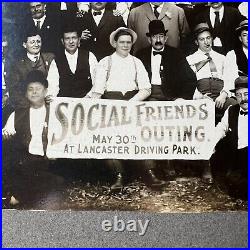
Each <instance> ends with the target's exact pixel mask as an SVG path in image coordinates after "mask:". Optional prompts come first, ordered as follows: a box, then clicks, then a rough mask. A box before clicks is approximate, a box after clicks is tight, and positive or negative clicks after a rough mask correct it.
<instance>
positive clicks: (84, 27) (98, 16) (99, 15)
mask: <svg viewBox="0 0 250 250" xmlns="http://www.w3.org/2000/svg"><path fill="white" fill-rule="evenodd" d="M106 4H107V2H92V3H90V9H89V11H88V13H85V14H84V15H83V16H82V18H78V25H79V28H80V30H81V31H82V35H81V46H82V47H83V48H84V49H87V50H90V51H92V52H93V53H94V54H95V56H96V58H97V60H98V61H99V60H101V59H102V58H104V57H105V56H108V55H110V54H112V53H113V52H114V48H113V47H112V46H111V45H110V43H109V36H110V34H111V33H112V32H113V31H114V30H116V29H117V28H119V27H124V26H125V23H124V21H123V19H122V17H121V16H115V15H114V14H113V12H112V10H107V9H106Z"/></svg>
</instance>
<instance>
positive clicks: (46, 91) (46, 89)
mask: <svg viewBox="0 0 250 250" xmlns="http://www.w3.org/2000/svg"><path fill="white" fill-rule="evenodd" d="M47 93H48V88H45V90H44V95H45V96H46V95H47Z"/></svg>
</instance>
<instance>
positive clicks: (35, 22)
mask: <svg viewBox="0 0 250 250" xmlns="http://www.w3.org/2000/svg"><path fill="white" fill-rule="evenodd" d="M45 18H46V15H44V16H43V17H41V18H40V19H34V18H33V21H34V24H35V26H36V27H37V21H40V29H41V28H42V26H43V24H44V21H45Z"/></svg>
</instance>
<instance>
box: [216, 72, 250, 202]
mask: <svg viewBox="0 0 250 250" xmlns="http://www.w3.org/2000/svg"><path fill="white" fill-rule="evenodd" d="M230 91H231V92H232V93H234V94H235V96H236V99H237V103H238V104H236V105H234V106H231V107H229V108H228V109H227V110H226V112H225V114H224V116H223V118H222V120H221V122H220V123H218V125H217V126H216V128H215V133H214V137H213V138H212V145H211V149H213V148H214V147H215V145H216V144H217V143H218V142H219V141H220V140H221V139H222V138H224V137H225V136H226V137H227V145H226V147H227V149H228V154H227V157H228V158H229V160H228V163H229V164H230V166H229V168H228V173H227V181H228V185H229V192H230V194H232V195H235V196H237V197H240V198H245V199H247V190H248V185H247V183H248V174H247V173H248V77H245V76H241V77H238V78H237V79H236V80H235V88H234V89H232V90H230Z"/></svg>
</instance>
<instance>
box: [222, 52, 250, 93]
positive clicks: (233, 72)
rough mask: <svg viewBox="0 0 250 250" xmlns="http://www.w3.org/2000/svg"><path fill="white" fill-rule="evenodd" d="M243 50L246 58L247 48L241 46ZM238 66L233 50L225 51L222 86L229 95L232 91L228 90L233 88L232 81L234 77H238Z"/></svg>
mask: <svg viewBox="0 0 250 250" xmlns="http://www.w3.org/2000/svg"><path fill="white" fill-rule="evenodd" d="M243 52H244V53H245V55H246V57H247V58H248V50H247V49H246V48H243ZM238 70H239V68H238V65H237V59H236V55H235V52H234V50H231V51H229V52H228V53H227V55H226V58H225V67H224V74H223V80H224V88H223V90H224V91H225V92H226V93H227V94H228V96H231V95H232V93H231V92H230V91H229V90H230V89H234V81H235V79H236V78H238V77H239V72H238Z"/></svg>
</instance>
